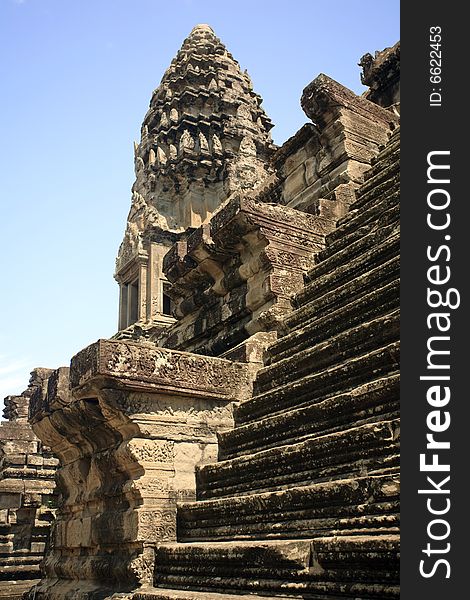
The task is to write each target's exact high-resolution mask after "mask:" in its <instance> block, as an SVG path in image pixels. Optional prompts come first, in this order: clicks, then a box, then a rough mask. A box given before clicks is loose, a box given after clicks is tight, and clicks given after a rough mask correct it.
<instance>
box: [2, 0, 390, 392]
mask: <svg viewBox="0 0 470 600" xmlns="http://www.w3.org/2000/svg"><path fill="white" fill-rule="evenodd" d="M197 23H208V24H209V25H211V26H212V27H213V29H214V30H215V32H216V34H217V35H218V36H219V37H220V38H221V39H222V41H223V42H224V43H225V44H226V46H227V48H228V49H229V51H230V52H231V53H232V54H233V55H234V57H235V58H236V59H237V60H238V61H239V63H240V64H241V66H242V68H246V69H248V72H249V74H250V76H251V78H252V81H253V84H254V88H255V90H256V91H257V92H258V93H259V94H261V96H262V97H263V98H264V107H265V110H266V111H267V113H268V115H269V116H270V117H271V119H272V120H273V122H274V123H275V125H276V127H275V128H274V129H273V131H272V134H273V138H274V141H275V142H276V143H278V144H281V143H282V142H284V141H285V140H286V139H287V138H288V137H290V136H291V135H293V134H294V133H295V131H296V130H297V129H298V128H299V127H300V126H301V125H302V124H303V123H305V122H306V121H307V118H306V117H305V115H304V114H303V112H302V110H301V109H300V105H299V99H300V96H301V93H302V89H303V88H304V87H305V86H306V85H307V84H308V83H309V82H310V81H311V80H312V79H314V77H316V75H318V74H319V73H320V72H323V73H326V74H328V75H329V76H330V77H333V78H334V79H336V80H338V81H339V82H341V83H342V84H344V85H346V86H348V87H350V88H351V89H353V90H354V91H355V92H357V93H362V91H363V89H364V88H363V87H362V86H361V84H360V77H359V74H360V69H359V67H358V66H357V62H358V60H359V58H360V57H361V56H362V55H363V54H364V53H366V52H372V53H373V52H374V51H375V50H378V49H382V48H384V47H386V46H390V45H392V44H394V43H395V42H396V41H397V40H398V38H399V2H398V0H336V1H335V2H325V1H324V0H310V1H307V0H297V1H295V0H293V1H291V2H286V1H282V2H281V1H276V0H271V1H266V0H259V1H256V0H251V2H250V1H247V0H239V1H237V2H235V1H227V2H222V1H221V0H219V1H218V2H216V1H212V0H173V1H172V2H167V1H161V0H80V1H79V0H0V57H1V59H0V79H1V82H2V94H1V103H2V106H1V110H0V131H1V133H2V135H1V146H0V177H1V187H0V204H1V213H0V215H1V219H0V244H1V248H0V252H1V254H0V256H1V263H2V269H1V273H2V279H3V281H2V293H1V294H0V314H1V317H2V318H1V322H0V403H1V399H2V398H3V397H4V396H5V395H7V394H11V393H18V392H20V391H21V390H23V389H24V388H25V387H26V385H27V382H28V378H29V372H30V371H31V369H32V368H33V367H35V366H47V367H52V368H55V367H58V366H61V365H66V364H68V363H69V361H70V357H71V356H72V355H73V354H75V353H76V352H78V351H79V350H80V349H81V348H83V347H85V346H86V345H88V344H89V343H91V342H93V341H95V340H96V339H98V338H100V337H110V336H111V335H113V334H114V333H115V331H116V325H117V304H118V295H117V284H116V283H115V282H114V279H113V272H114V260H115V256H116V252H117V249H118V246H119V244H120V242H121V238H122V235H123V232H124V227H125V222H126V217H127V213H128V210H129V205H130V188H131V185H132V182H133V179H134V174H133V148H132V143H133V140H134V139H138V137H139V131H140V124H141V121H142V119H143V117H144V115H145V113H146V111H147V107H148V102H149V100H150V95H151V93H152V90H153V89H154V88H155V87H157V85H158V83H159V81H160V79H161V77H162V75H163V72H164V71H165V69H166V68H167V67H168V65H169V63H170V61H171V59H172V58H173V57H174V55H175V54H176V52H177V50H178V49H179V47H180V46H181V43H182V41H183V39H184V38H185V37H186V36H187V35H188V33H189V32H190V31H191V29H192V27H193V26H194V25H195V24H197Z"/></svg>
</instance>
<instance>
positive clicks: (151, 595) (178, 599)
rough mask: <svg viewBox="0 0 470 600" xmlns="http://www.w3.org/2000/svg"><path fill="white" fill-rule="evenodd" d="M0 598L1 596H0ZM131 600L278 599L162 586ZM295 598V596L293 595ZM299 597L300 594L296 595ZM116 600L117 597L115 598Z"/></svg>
mask: <svg viewBox="0 0 470 600" xmlns="http://www.w3.org/2000/svg"><path fill="white" fill-rule="evenodd" d="M0 598H1V596H0ZM127 598H130V599H131V600H278V598H279V597H278V596H264V595H263V596H256V595H253V594H249V595H248V596H247V595H246V594H242V595H240V594H237V593H236V592H235V593H234V594H218V593H214V592H195V591H191V590H165V589H162V588H148V589H146V588H142V589H141V590H140V591H139V592H137V593H135V594H132V595H131V596H127ZM293 598H295V596H293ZM297 598H301V596H297ZM116 600H117V599H116Z"/></svg>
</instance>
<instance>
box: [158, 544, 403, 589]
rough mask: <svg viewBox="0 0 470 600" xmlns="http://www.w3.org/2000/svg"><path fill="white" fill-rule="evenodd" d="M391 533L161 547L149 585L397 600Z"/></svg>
mask: <svg viewBox="0 0 470 600" xmlns="http://www.w3.org/2000/svg"><path fill="white" fill-rule="evenodd" d="M398 548H399V537H398V536H397V535H384V536H344V537H334V536H333V537H325V538H315V539H311V540H285V541H275V542H269V541H263V542H219V543H212V544H211V543H189V544H164V545H162V546H159V547H157V548H156V551H155V564H156V565H158V566H157V568H156V571H155V581H154V585H155V586H156V587H158V588H162V587H167V588H171V589H178V588H179V589H186V590H187V589H191V590H201V591H207V592H219V593H220V592H222V593H229V592H231V591H235V590H236V591H237V592H238V593H247V592H248V593H249V592H252V593H254V594H263V593H264V594H270V595H271V597H277V596H281V597H291V598H292V597H293V598H295V597H296V595H297V596H300V597H301V598H330V599H331V598H344V597H350V598H356V599H357V598H361V599H362V598H364V599H366V598H368V599H369V598H382V599H383V598H398V597H399V596H398V589H397V584H398V572H399V563H398Z"/></svg>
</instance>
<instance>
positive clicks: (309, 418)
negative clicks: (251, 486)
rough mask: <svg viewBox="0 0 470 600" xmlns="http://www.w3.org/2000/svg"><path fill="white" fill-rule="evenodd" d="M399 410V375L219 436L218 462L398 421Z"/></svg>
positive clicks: (396, 373) (365, 384) (268, 417)
mask: <svg viewBox="0 0 470 600" xmlns="http://www.w3.org/2000/svg"><path fill="white" fill-rule="evenodd" d="M399 406H400V376H399V373H398V372H394V373H391V374H390V375H388V376H387V377H382V378H379V379H375V380H373V381H368V382H367V383H364V384H362V385H360V386H358V387H356V388H353V389H352V390H350V391H347V392H344V393H342V394H338V395H334V396H331V397H330V398H327V399H326V400H323V401H319V402H316V403H310V404H308V405H307V406H304V407H302V408H296V409H292V410H288V411H286V412H282V413H281V414H277V415H273V416H267V417H265V418H263V419H260V420H258V421H254V422H253V423H248V424H246V425H239V426H237V427H235V428H234V429H231V430H229V431H226V432H224V433H223V434H221V435H220V436H219V460H227V459H229V458H235V457H237V456H243V455H246V454H249V453H251V452H256V451H260V450H267V449H268V448H275V447H277V446H279V445H286V444H292V443H295V442H299V441H304V440H305V439H307V438H310V437H314V436H319V435H326V434H328V433H334V432H335V431H342V430H344V429H349V428H350V427H351V424H352V423H354V424H355V425H363V424H365V423H368V422H373V421H378V420H389V419H392V418H395V417H396V416H397V414H398V411H399Z"/></svg>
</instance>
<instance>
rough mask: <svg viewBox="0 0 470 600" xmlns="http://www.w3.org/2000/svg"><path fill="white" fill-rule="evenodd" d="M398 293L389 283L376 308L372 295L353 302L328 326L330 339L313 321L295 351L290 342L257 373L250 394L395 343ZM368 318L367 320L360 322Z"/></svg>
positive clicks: (398, 318) (261, 391)
mask: <svg viewBox="0 0 470 600" xmlns="http://www.w3.org/2000/svg"><path fill="white" fill-rule="evenodd" d="M398 291H399V283H398V282H397V283H395V284H390V285H389V286H387V288H385V290H384V292H383V294H382V296H381V297H380V300H379V302H380V303H379V304H378V306H375V304H374V299H375V298H376V296H375V295H372V298H365V302H363V303H357V302H356V303H354V304H353V305H348V306H347V307H346V308H345V309H343V310H341V311H339V313H340V314H339V316H338V317H339V318H338V319H337V320H334V321H333V322H329V323H328V324H327V325H328V326H329V332H330V334H331V335H332V336H333V337H328V336H327V335H325V330H324V329H323V328H322V325H323V323H316V322H314V323H313V324H312V325H311V326H310V327H308V329H307V331H304V332H302V334H299V336H298V338H299V337H301V336H302V338H303V339H302V343H301V344H299V349H298V350H297V347H296V346H295V344H294V343H293V344H292V346H291V348H290V349H289V350H290V353H289V352H286V354H287V356H286V357H282V358H280V359H279V360H276V361H275V362H273V363H271V364H270V365H268V366H266V367H264V368H262V369H260V370H259V371H258V373H257V377H256V380H255V384H254V390H253V393H254V394H255V395H258V394H262V393H264V392H267V391H268V390H271V389H274V388H277V387H279V386H281V385H284V384H286V383H288V382H292V381H295V380H296V379H300V378H301V377H303V376H304V375H308V374H309V373H315V372H316V371H317V372H318V371H321V370H323V369H326V368H328V367H332V366H333V365H337V364H339V363H342V362H344V361H346V360H347V359H349V358H353V357H355V356H358V355H361V354H364V353H366V352H368V351H370V350H375V349H376V348H378V347H382V346H385V345H387V344H389V343H390V342H393V341H395V340H397V339H398V338H399V336H400V310H399V306H398V307H397V305H399V297H398V296H397V294H398ZM377 313H378V316H377ZM383 313H385V314H383ZM348 317H349V318H348ZM367 317H369V319H370V320H368V321H366V322H361V320H362V319H366V318H367ZM324 320H327V321H329V319H322V321H324ZM358 321H359V323H357V322H358ZM325 326H326V325H325ZM309 334H310V339H309ZM325 338H326V339H325ZM310 344H311V345H310ZM289 354H290V355H289Z"/></svg>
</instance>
